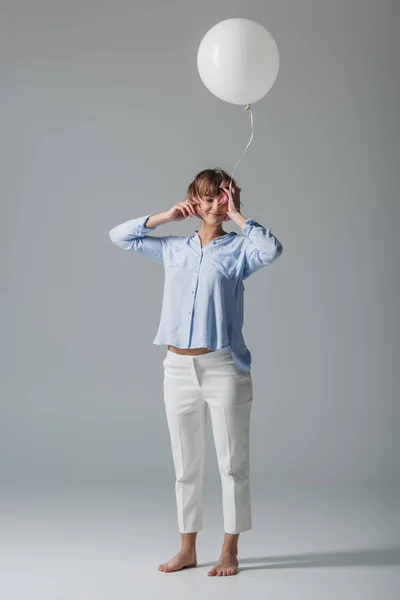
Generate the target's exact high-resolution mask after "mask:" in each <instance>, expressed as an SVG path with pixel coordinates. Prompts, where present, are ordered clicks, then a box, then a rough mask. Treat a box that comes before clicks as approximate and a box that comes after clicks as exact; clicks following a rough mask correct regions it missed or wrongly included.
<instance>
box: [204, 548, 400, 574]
mask: <svg viewBox="0 0 400 600" xmlns="http://www.w3.org/2000/svg"><path fill="white" fill-rule="evenodd" d="M254 563H255V564H254ZM257 563H262V564H257ZM214 564H215V561H213V562H207V563H201V564H198V565H197V566H198V567H208V566H212V565H214ZM247 564H251V565H252V566H249V567H247V566H243V565H247ZM391 565H392V566H393V565H400V548H397V547H395V548H380V549H371V550H346V551H341V550H338V551H335V552H316V553H314V554H292V555H290V554H289V555H285V556H261V557H254V558H240V554H239V570H240V571H246V570H257V569H299V568H300V569H304V568H309V567H312V568H316V567H368V566H370V567H374V566H376V567H378V566H391Z"/></svg>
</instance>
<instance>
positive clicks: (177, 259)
mask: <svg viewBox="0 0 400 600" xmlns="http://www.w3.org/2000/svg"><path fill="white" fill-rule="evenodd" d="M187 260H188V257H187V254H186V253H185V251H184V248H182V247H181V248H177V249H175V250H173V251H172V252H171V253H170V254H169V255H168V256H167V259H166V262H165V267H166V269H168V270H171V271H173V270H174V269H179V268H183V267H185V266H186V264H187Z"/></svg>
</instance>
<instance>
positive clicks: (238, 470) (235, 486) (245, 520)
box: [202, 361, 253, 533]
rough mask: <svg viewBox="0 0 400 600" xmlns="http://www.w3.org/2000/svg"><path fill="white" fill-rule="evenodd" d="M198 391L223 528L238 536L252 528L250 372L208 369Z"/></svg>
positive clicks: (223, 367)
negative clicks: (209, 433) (207, 420)
mask: <svg viewBox="0 0 400 600" xmlns="http://www.w3.org/2000/svg"><path fill="white" fill-rule="evenodd" d="M202 391H203V396H204V399H205V401H206V402H207V404H208V407H209V410H210V416H211V424H212V430H213V436H214V442H215V449H216V454H217V460H218V467H219V472H220V475H221V484H222V502H223V517H224V529H225V532H226V533H241V532H243V531H247V530H249V529H251V528H252V520H251V499H250V444H249V437H250V415H251V407H252V398H253V389H252V378H251V374H250V372H243V371H241V370H240V369H238V367H237V366H236V365H235V364H234V363H233V361H232V362H230V361H227V362H226V363H225V364H222V365H216V366H215V367H212V366H209V367H208V368H207V369H206V370H205V372H204V376H203V381H202Z"/></svg>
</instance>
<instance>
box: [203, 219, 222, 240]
mask: <svg viewBox="0 0 400 600" xmlns="http://www.w3.org/2000/svg"><path fill="white" fill-rule="evenodd" d="M198 232H199V237H200V239H201V240H202V241H204V242H207V240H212V239H214V238H216V237H219V236H221V235H225V233H226V231H224V230H223V228H222V224H220V225H216V226H215V225H210V224H209V223H205V221H202V222H201V223H200V227H199V230H198Z"/></svg>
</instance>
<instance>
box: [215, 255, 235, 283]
mask: <svg viewBox="0 0 400 600" xmlns="http://www.w3.org/2000/svg"><path fill="white" fill-rule="evenodd" d="M210 267H211V269H212V270H213V271H215V272H216V273H217V274H218V275H221V276H222V277H224V278H225V279H235V276H236V271H235V265H233V264H229V263H226V262H222V261H218V260H217V259H211V260H210Z"/></svg>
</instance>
